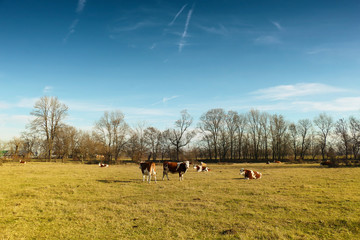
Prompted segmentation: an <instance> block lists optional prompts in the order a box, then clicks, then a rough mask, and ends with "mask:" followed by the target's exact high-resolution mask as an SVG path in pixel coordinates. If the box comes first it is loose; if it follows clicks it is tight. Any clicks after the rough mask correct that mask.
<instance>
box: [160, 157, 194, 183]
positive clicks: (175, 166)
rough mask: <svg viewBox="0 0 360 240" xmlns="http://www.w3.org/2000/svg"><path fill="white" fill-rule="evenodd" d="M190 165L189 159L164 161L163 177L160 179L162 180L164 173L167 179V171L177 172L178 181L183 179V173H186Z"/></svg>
mask: <svg viewBox="0 0 360 240" xmlns="http://www.w3.org/2000/svg"><path fill="white" fill-rule="evenodd" d="M189 166H190V162H189V161H185V162H168V161H165V162H164V163H163V177H162V179H163V180H164V177H165V175H166V177H167V179H168V180H169V175H168V173H169V172H171V173H179V181H181V180H184V177H183V176H184V174H185V173H186V171H187V170H188V168H189Z"/></svg>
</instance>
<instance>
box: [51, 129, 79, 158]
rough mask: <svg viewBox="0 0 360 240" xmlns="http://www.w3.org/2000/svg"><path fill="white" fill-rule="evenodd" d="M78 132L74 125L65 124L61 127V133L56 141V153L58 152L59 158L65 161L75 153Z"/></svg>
mask: <svg viewBox="0 0 360 240" xmlns="http://www.w3.org/2000/svg"><path fill="white" fill-rule="evenodd" d="M77 134H78V132H77V130H76V129H75V128H74V127H72V126H68V125H64V126H62V127H61V128H59V133H58V134H57V136H56V138H55V142H54V153H55V154H57V156H58V158H61V159H62V161H63V162H64V159H66V158H68V157H69V155H73V152H74V149H75V146H76V141H77Z"/></svg>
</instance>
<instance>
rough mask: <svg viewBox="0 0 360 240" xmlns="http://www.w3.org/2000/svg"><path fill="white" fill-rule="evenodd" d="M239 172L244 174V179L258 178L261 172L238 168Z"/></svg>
mask: <svg viewBox="0 0 360 240" xmlns="http://www.w3.org/2000/svg"><path fill="white" fill-rule="evenodd" d="M240 174H241V175H244V176H245V179H260V178H261V176H262V174H261V173H259V172H256V171H253V170H248V169H243V168H242V169H240Z"/></svg>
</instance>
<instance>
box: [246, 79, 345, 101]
mask: <svg viewBox="0 0 360 240" xmlns="http://www.w3.org/2000/svg"><path fill="white" fill-rule="evenodd" d="M346 91H348V90H346V89H341V88H336V87H333V86H329V85H326V84H321V83H298V84H294V85H279V86H275V87H270V88H266V89H260V90H257V91H255V92H253V93H252V94H254V95H257V98H259V99H269V100H285V99H290V98H294V97H303V96H311V95H319V94H329V93H339V92H346Z"/></svg>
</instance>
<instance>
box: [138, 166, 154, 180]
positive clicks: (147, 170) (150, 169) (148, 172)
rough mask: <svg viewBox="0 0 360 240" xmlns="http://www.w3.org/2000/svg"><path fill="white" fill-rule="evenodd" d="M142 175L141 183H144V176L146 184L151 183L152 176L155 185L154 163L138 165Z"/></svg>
mask: <svg viewBox="0 0 360 240" xmlns="http://www.w3.org/2000/svg"><path fill="white" fill-rule="evenodd" d="M139 168H140V169H141V172H142V175H143V182H144V181H145V176H146V177H147V181H148V183H150V181H151V176H154V179H155V183H156V172H155V163H153V162H142V163H140V167H139Z"/></svg>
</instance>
